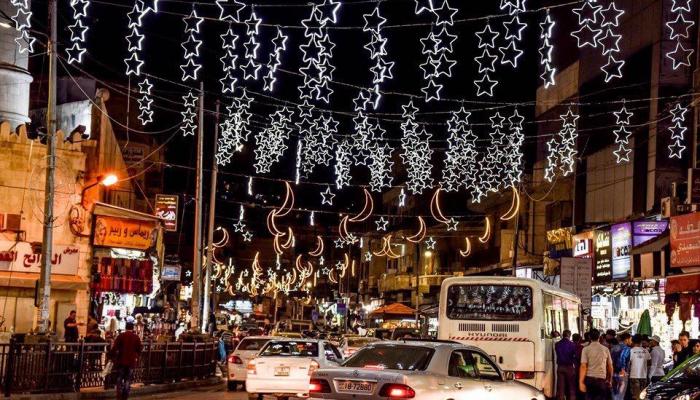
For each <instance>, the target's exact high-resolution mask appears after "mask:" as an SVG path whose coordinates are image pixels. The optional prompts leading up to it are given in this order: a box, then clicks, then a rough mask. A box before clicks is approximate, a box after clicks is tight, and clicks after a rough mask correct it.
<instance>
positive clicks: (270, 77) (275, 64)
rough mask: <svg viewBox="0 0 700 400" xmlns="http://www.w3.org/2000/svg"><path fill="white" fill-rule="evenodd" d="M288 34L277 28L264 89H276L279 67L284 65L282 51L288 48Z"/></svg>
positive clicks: (269, 90) (270, 90)
mask: <svg viewBox="0 0 700 400" xmlns="http://www.w3.org/2000/svg"><path fill="white" fill-rule="evenodd" d="M287 39H288V36H287V35H285V34H284V33H283V32H282V29H280V28H279V27H278V28H277V36H276V37H275V38H274V39H272V52H271V53H270V59H269V61H268V63H267V74H266V75H265V77H264V78H263V82H264V85H263V90H266V91H268V92H272V91H273V90H274V89H275V82H276V81H277V76H276V73H277V68H279V66H280V65H282V60H281V58H282V53H283V52H284V51H286V50H287Z"/></svg>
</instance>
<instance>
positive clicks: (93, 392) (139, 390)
mask: <svg viewBox="0 0 700 400" xmlns="http://www.w3.org/2000/svg"><path fill="white" fill-rule="evenodd" d="M224 382H225V379H222V378H221V377H220V376H215V377H212V378H209V379H203V380H197V381H183V382H175V383H166V384H160V385H146V386H144V385H142V384H137V385H133V386H132V387H131V394H130V396H129V397H137V396H145V395H149V394H157V393H168V392H175V391H179V390H187V389H193V388H198V387H206V386H217V385H223V384H224ZM116 397H117V396H116V393H115V392H114V389H110V390H104V389H101V388H88V389H84V390H82V391H81V392H79V393H41V394H13V395H11V396H10V397H5V398H6V399H10V400H82V399H91V400H92V399H95V400H97V399H115V398H116Z"/></svg>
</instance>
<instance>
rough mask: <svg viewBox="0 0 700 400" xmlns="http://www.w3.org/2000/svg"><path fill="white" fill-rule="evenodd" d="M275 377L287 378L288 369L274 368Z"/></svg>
mask: <svg viewBox="0 0 700 400" xmlns="http://www.w3.org/2000/svg"><path fill="white" fill-rule="evenodd" d="M275 376H289V367H276V368H275Z"/></svg>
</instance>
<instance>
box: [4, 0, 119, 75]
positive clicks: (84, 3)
mask: <svg viewBox="0 0 700 400" xmlns="http://www.w3.org/2000/svg"><path fill="white" fill-rule="evenodd" d="M69 4H70V7H71V9H72V10H73V21H74V22H75V23H74V24H73V25H69V26H68V30H69V31H70V41H71V43H72V44H73V45H72V46H71V47H69V48H66V54H67V55H68V64H73V63H78V64H80V63H82V62H83V55H84V54H85V51H86V49H85V42H86V37H85V36H86V35H87V31H88V27H87V26H86V25H85V22H86V20H87V8H88V7H89V6H90V0H70V2H69ZM20 9H21V8H20ZM18 15H19V12H18ZM27 21H28V22H29V18H27ZM129 50H131V49H129Z"/></svg>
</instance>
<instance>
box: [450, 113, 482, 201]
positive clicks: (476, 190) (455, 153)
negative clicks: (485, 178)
mask: <svg viewBox="0 0 700 400" xmlns="http://www.w3.org/2000/svg"><path fill="white" fill-rule="evenodd" d="M470 116H471V113H469V112H468V111H466V110H465V109H464V107H462V108H460V110H459V111H455V112H452V118H451V119H450V120H448V121H447V126H448V128H447V130H448V132H449V134H450V135H449V137H448V138H447V151H446V152H445V166H444V168H443V169H442V181H441V182H440V184H441V186H442V188H443V189H444V190H445V191H448V192H456V191H458V190H460V189H466V190H467V191H469V192H471V193H472V201H473V202H474V203H479V202H480V201H481V197H483V195H484V193H483V191H482V190H481V186H480V185H479V184H478V177H479V176H480V175H481V169H480V165H479V163H477V158H478V152H477V149H476V141H477V137H476V135H474V133H473V132H472V130H471V128H470V126H469V117H470Z"/></svg>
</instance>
